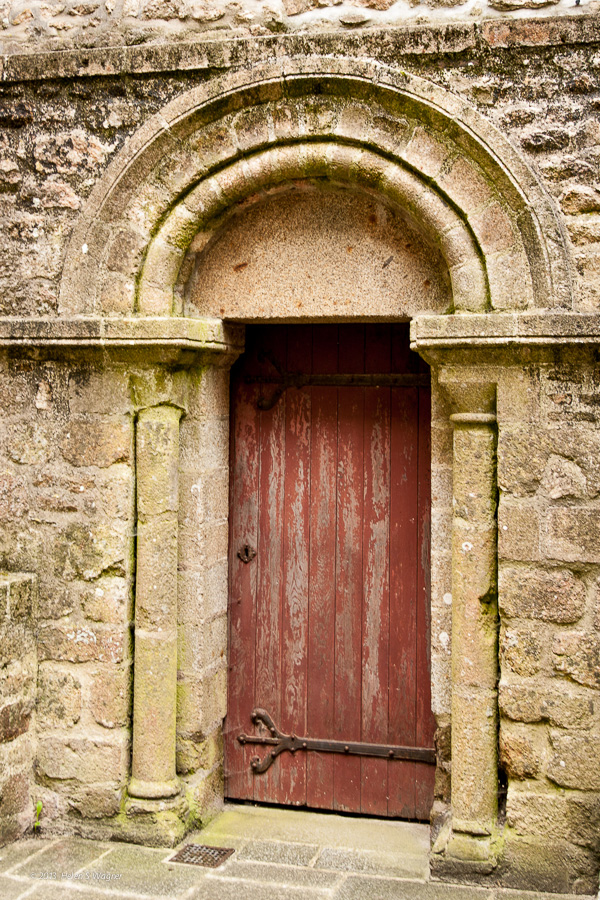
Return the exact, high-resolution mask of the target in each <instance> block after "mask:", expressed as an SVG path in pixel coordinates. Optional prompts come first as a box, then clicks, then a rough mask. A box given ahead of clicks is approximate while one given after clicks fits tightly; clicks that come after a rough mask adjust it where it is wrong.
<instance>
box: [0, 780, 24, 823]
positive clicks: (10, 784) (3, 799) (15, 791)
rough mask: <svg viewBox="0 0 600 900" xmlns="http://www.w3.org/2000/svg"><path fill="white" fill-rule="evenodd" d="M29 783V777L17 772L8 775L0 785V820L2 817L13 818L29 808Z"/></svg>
mask: <svg viewBox="0 0 600 900" xmlns="http://www.w3.org/2000/svg"><path fill="white" fill-rule="evenodd" d="M29 782H30V779H29V776H28V775H27V774H25V773H23V772H19V773H18V774H12V775H9V777H8V778H7V779H6V781H4V782H3V783H2V784H1V785H0V820H1V819H2V818H4V816H14V815H17V814H18V813H21V812H23V811H24V810H27V809H28V808H30V807H31V800H30V797H29V787H30V783H29ZM0 827H1V826H0Z"/></svg>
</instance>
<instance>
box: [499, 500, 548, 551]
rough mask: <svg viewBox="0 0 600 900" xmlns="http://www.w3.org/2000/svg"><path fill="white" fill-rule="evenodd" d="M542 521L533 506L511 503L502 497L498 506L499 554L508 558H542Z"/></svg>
mask: <svg viewBox="0 0 600 900" xmlns="http://www.w3.org/2000/svg"><path fill="white" fill-rule="evenodd" d="M539 535H540V522H539V515H538V511H537V509H535V507H533V506H529V505H525V504H519V503H509V502H508V501H507V500H505V499H504V498H502V497H501V498H500V505H499V507H498V554H499V556H500V558H501V559H506V560H536V559H539V558H540V547H539V540H540V537H539Z"/></svg>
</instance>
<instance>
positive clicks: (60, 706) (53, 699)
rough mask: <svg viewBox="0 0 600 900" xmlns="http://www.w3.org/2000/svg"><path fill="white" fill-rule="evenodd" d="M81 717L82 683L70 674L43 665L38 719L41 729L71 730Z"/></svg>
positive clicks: (40, 672) (37, 704)
mask: <svg viewBox="0 0 600 900" xmlns="http://www.w3.org/2000/svg"><path fill="white" fill-rule="evenodd" d="M80 715H81V682H80V681H79V679H78V678H75V677H74V676H73V675H71V674H70V673H68V672H62V671H60V670H58V669H54V668H50V667H49V666H44V665H42V666H41V667H40V671H39V674H38V696H37V703H36V718H37V723H38V725H39V727H41V728H70V727H71V726H72V725H74V724H75V723H76V722H78V721H79V717H80Z"/></svg>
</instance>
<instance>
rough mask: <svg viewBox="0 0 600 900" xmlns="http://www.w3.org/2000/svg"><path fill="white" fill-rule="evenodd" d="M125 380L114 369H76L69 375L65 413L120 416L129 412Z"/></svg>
mask: <svg viewBox="0 0 600 900" xmlns="http://www.w3.org/2000/svg"><path fill="white" fill-rule="evenodd" d="M131 409H132V398H131V391H130V387H129V377H128V375H127V372H126V371H120V370H118V369H104V370H94V369H80V370H75V371H73V372H72V373H71V374H70V376H69V410H70V411H71V413H72V414H73V415H75V416H78V415H86V416H89V415H108V416H114V415H123V414H125V413H130V412H131Z"/></svg>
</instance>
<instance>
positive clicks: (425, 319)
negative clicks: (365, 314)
mask: <svg viewBox="0 0 600 900" xmlns="http://www.w3.org/2000/svg"><path fill="white" fill-rule="evenodd" d="M410 340H411V348H412V349H413V350H416V351H417V353H421V354H422V355H423V354H431V352H432V351H434V352H435V351H436V350H458V349H478V348H491V347H515V348H518V347H520V346H523V347H544V346H553V345H568V346H570V345H587V346H597V345H600V315H596V314H594V313H573V312H563V313H560V312H541V311H537V312H526V313H487V314H486V313H481V314H479V313H474V314H468V315H449V316H417V317H416V318H414V319H413V320H412V322H411V324H410Z"/></svg>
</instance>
